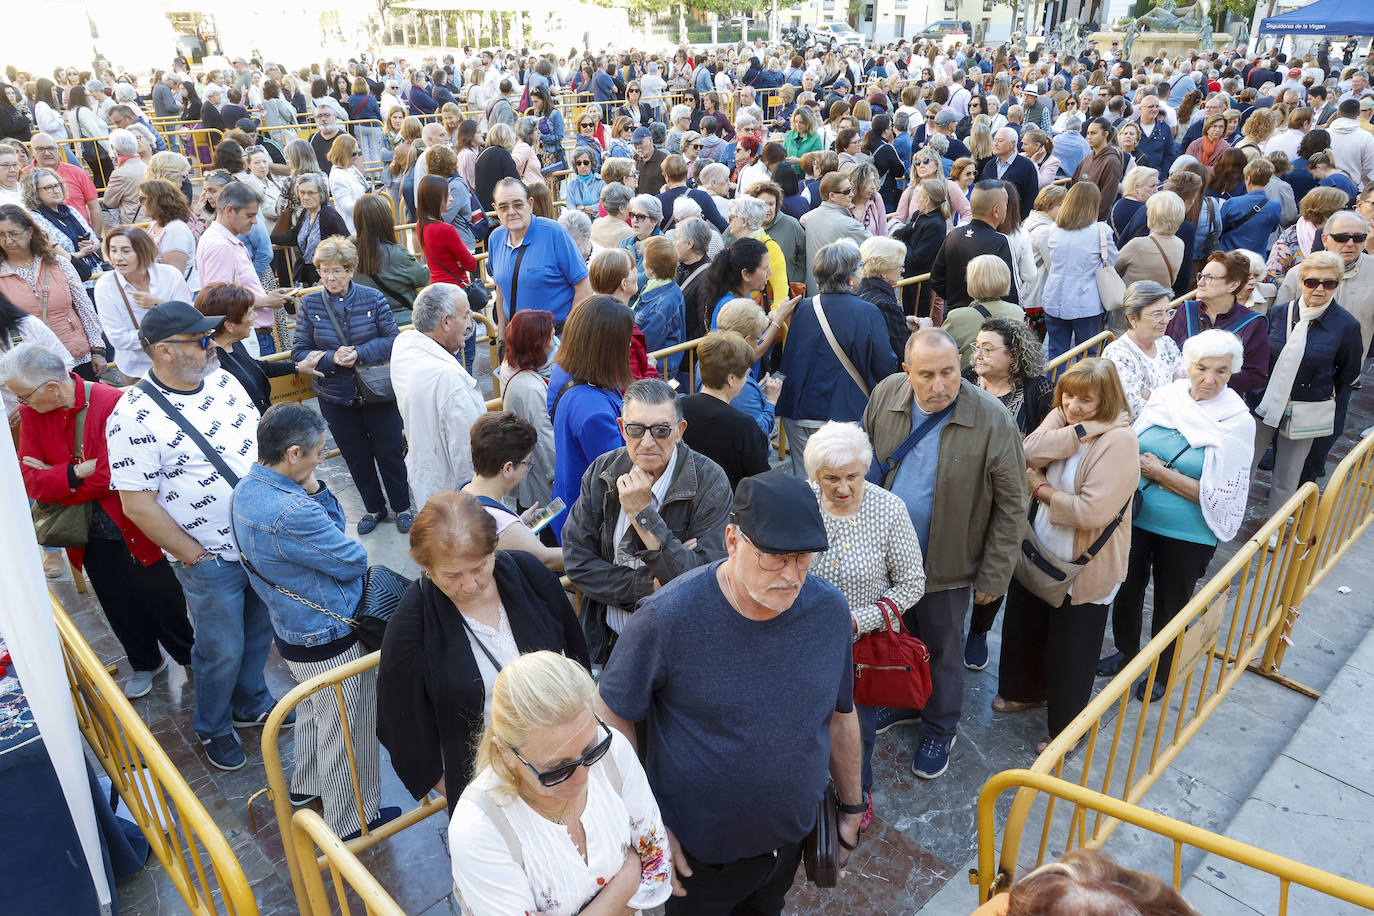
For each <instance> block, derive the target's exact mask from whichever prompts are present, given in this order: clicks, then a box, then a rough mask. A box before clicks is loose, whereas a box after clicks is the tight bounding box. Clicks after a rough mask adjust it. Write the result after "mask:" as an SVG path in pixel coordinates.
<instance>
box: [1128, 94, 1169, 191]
mask: <svg viewBox="0 0 1374 916" xmlns="http://www.w3.org/2000/svg"><path fill="white" fill-rule="evenodd" d="M1136 158H1137V159H1141V158H1143V159H1144V163H1145V164H1146V165H1148V166H1149V167H1150V168H1153V169H1159V174H1160V176H1161V177H1165V176H1167V175H1168V174H1169V167H1170V166H1171V165H1173V164H1174V160H1175V159H1177V158H1178V144H1176V143H1175V142H1174V132H1173V131H1172V130H1170V129H1169V124H1168V122H1167V121H1165V120H1164V119H1163V118H1161V117H1160V116H1159V98H1158V97H1157V96H1154V95H1147V96H1145V97H1144V98H1142V99H1141V100H1140V145H1139V146H1138V147H1137V148H1136Z"/></svg>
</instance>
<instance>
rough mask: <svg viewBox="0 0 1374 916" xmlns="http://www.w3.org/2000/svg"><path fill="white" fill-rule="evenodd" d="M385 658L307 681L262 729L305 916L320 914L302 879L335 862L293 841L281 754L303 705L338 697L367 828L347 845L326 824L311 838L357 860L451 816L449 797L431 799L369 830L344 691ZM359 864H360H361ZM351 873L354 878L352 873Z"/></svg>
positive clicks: (276, 808)
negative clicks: (434, 818)
mask: <svg viewBox="0 0 1374 916" xmlns="http://www.w3.org/2000/svg"><path fill="white" fill-rule="evenodd" d="M381 657H382V655H381V653H380V652H372V653H370V654H368V655H364V656H363V657H362V658H359V659H355V660H354V661H351V662H345V663H344V664H342V665H339V666H338V667H337V668H333V669H331V670H329V671H326V672H325V673H324V674H318V675H316V676H315V677H312V678H310V679H309V680H305V681H302V682H301V683H299V684H297V685H296V686H295V687H293V688H292V689H291V690H290V691H289V692H288V693H287V694H286V696H284V697H282V698H281V699H280V700H278V701H277V705H276V706H274V707H273V708H272V713H271V714H270V715H269V716H268V717H267V724H265V725H264V726H263V728H262V764H263V769H264V770H266V772H267V789H266V790H265V791H266V793H267V798H268V800H269V801H271V802H272V810H273V813H274V814H275V816H276V819H277V827H278V828H279V829H280V830H281V837H282V847H283V849H284V850H285V852H286V867H287V870H288V871H289V872H290V874H291V889H292V890H293V891H294V892H295V895H296V906H297V907H298V908H299V910H300V912H302V913H312V912H318V911H317V910H315V909H314V907H313V905H312V903H311V900H310V894H309V893H308V892H307V890H306V887H307V885H306V883H305V881H304V880H303V879H302V876H303V875H305V874H308V873H309V872H310V871H311V870H314V872H315V877H316V880H317V881H318V879H319V868H320V867H321V866H323V865H325V864H326V863H327V862H328V861H329V857H328V853H326V855H325V856H323V857H313V856H311V855H310V854H311V853H313V847H312V848H309V849H305V850H304V851H305V853H306V855H305V856H302V855H301V854H300V853H301V851H302V850H301V844H299V843H295V842H292V841H291V840H290V837H291V836H292V821H291V816H292V810H293V809H292V807H291V798H290V789H288V788H287V782H286V771H285V769H284V768H283V767H282V762H281V748H280V747H279V746H278V741H279V739H280V737H281V731H282V722H283V721H284V720H285V718H286V716H287V713H289V712H290V711H292V710H294V709H295V708H296V707H297V706H298V705H300V703H301V701H303V700H304V699H305V698H306V697H308V696H310V695H311V694H312V693H315V692H317V691H321V690H329V691H332V692H333V694H334V699H335V701H336V702H337V703H338V707H339V718H340V721H341V722H342V736H343V743H344V751H345V753H346V754H347V755H348V771H349V775H350V776H351V777H352V785H353V801H354V804H355V805H356V806H357V809H358V823H360V824H362V835H361V836H359V837H357V838H356V839H353V840H349V841H348V842H347V843H344V842H343V841H341V840H339V839H337V837H334V835H333V831H332V830H330V829H329V827H328V826H327V825H326V824H325V823H324V822H323V821H321V822H320V823H319V824H318V825H311V826H313V827H314V829H313V830H311V831H310V832H312V833H314V834H316V835H320V834H323V835H325V836H326V837H327V838H332V839H331V840H329V842H332V843H335V844H338V846H339V847H340V848H343V849H346V850H347V851H348V852H349V853H350V854H356V853H358V852H361V851H362V850H364V849H371V848H372V847H373V846H376V845H377V844H378V843H380V842H381V841H382V840H385V839H386V838H388V837H391V836H395V835H396V834H398V833H400V832H401V831H402V830H405V829H406V828H407V827H410V826H411V825H413V824H418V823H419V822H420V821H423V820H424V819H425V818H427V817H429V816H430V815H432V814H437V813H439V812H441V811H447V809H448V802H447V801H446V800H445V799H444V797H443V796H438V797H437V798H429V797H426V798H425V799H424V801H422V802H420V803H419V804H418V805H417V806H416V807H414V808H411V809H410V810H409V811H406V812H404V813H402V814H401V816H400V817H398V818H396V819H395V820H393V821H391V822H389V823H386V824H383V825H382V826H381V827H378V828H377V829H376V830H370V829H368V826H367V814H366V812H364V811H363V808H362V802H361V800H360V798H359V796H360V794H361V789H360V787H359V779H358V766H357V757H356V752H355V749H354V746H353V734H352V730H351V729H350V727H349V721H348V710H347V708H346V707H345V705H344V695H343V686H342V685H343V682H344V681H346V680H348V679H349V678H351V677H355V676H357V675H360V674H364V673H366V672H368V671H372V670H373V669H375V668H376V667H377V666H378V665H379V664H380V663H381ZM256 797H257V793H255V795H254V796H253V798H256ZM252 801H253V799H252V798H250V799H249V803H250V804H251V803H252ZM307 829H309V828H307ZM302 859H304V860H305V863H306V867H304V868H303V867H302ZM312 859H313V863H314V864H313V869H312V866H311V864H310V863H311V861H312ZM354 861H355V862H356V860H354ZM361 867H362V866H361V865H359V868H361ZM350 873H352V872H351V870H350ZM374 883H375V881H374ZM321 890H322V889H321ZM327 909H328V906H327V904H326V910H325V911H327ZM382 912H399V909H397V910H396V911H391V910H383V911H382Z"/></svg>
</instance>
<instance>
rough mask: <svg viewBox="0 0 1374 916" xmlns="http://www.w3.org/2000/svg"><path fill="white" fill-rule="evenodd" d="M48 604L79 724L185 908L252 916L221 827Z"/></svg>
mask: <svg viewBox="0 0 1374 916" xmlns="http://www.w3.org/2000/svg"><path fill="white" fill-rule="evenodd" d="M51 601H52V612H53V617H54V618H55V619H56V621H57V632H58V636H59V637H60V638H61V640H62V657H63V662H64V663H65V665H66V668H67V680H68V681H69V683H70V684H71V692H72V705H73V707H74V708H75V710H76V724H77V727H78V728H80V729H81V733H82V735H84V736H85V738H86V743H87V745H89V747H90V749H91V751H92V753H94V754H95V756H96V758H97V759H99V761H100V763H101V765H102V766H103V767H104V768H105V772H106V773H107V774H108V775H109V777H110V780H111V781H112V782H113V784H114V787H115V789H116V790H117V791H118V792H119V795H120V798H122V799H123V800H124V804H125V805H126V806H128V809H129V813H130V815H131V816H132V817H133V819H134V821H135V822H136V823H137V824H138V826H139V827H140V828H141V829H142V831H143V835H144V836H145V837H147V839H148V843H149V845H150V846H151V847H152V851H153V854H154V855H156V856H157V858H158V861H159V862H161V863H162V867H163V870H164V871H165V872H166V874H167V878H168V880H170V881H171V882H172V884H173V886H175V887H176V889H177V892H178V893H179V894H180V895H181V899H182V901H183V902H184V903H185V905H186V908H187V910H189V911H190V912H192V913H195V914H196V916H211V914H219V913H224V914H226V916H255V914H256V913H257V912H258V906H257V903H256V902H255V901H254V899H253V892H252V890H251V888H250V887H249V886H248V879H247V877H246V876H245V875H244V873H243V867H242V866H241V865H240V864H239V860H238V858H237V857H236V856H235V855H234V852H233V850H232V849H231V848H230V847H229V842H228V840H227V839H225V836H224V833H223V832H222V830H221V829H220V827H219V825H218V824H216V823H215V821H214V818H212V817H211V816H210V814H209V812H207V811H206V810H205V807H204V806H203V805H202V804H201V803H200V800H199V799H197V798H196V794H195V792H193V791H192V790H191V787H190V786H189V785H187V784H186V780H185V778H183V777H182V775H181V772H180V771H179V770H178V769H177V766H176V764H174V763H173V762H172V761H171V759H170V758H169V757H168V756H167V752H166V751H165V750H164V749H163V748H162V746H161V745H160V744H158V742H157V739H156V738H154V737H153V733H152V732H151V731H149V730H148V726H147V725H146V724H144V722H143V720H142V719H141V718H139V715H138V713H137V712H136V711H135V710H134V708H133V706H132V705H131V704H130V703H129V701H128V700H127V699H126V698H125V697H124V691H123V690H121V689H120V687H119V685H118V684H116V683H115V682H114V679H113V678H111V677H110V674H109V672H108V671H107V670H106V668H105V666H104V665H103V664H102V663H101V661H100V659H99V658H97V657H96V654H95V652H94V651H92V649H91V647H90V645H89V644H88V643H87V642H86V640H85V639H84V638H83V637H82V635H81V632H80V631H79V630H78V629H77V628H76V625H75V624H73V623H72V621H71V618H70V617H68V616H67V614H66V612H65V611H64V610H63V609H62V605H60V604H59V603H58V602H57V599H56V598H51Z"/></svg>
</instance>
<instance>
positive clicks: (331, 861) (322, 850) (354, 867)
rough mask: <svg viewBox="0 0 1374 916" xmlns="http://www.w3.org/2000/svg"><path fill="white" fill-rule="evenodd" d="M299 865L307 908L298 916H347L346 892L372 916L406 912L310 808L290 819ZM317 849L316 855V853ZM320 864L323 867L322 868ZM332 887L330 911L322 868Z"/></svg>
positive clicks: (293, 843) (303, 908)
mask: <svg viewBox="0 0 1374 916" xmlns="http://www.w3.org/2000/svg"><path fill="white" fill-rule="evenodd" d="M284 845H289V846H292V847H293V848H294V850H295V853H296V861H297V862H298V863H300V868H301V883H302V884H304V885H305V896H306V900H307V902H308V904H309V907H308V908H306V907H305V906H302V907H301V910H300V912H301V916H331V914H332V913H333V912H338V913H339V914H340V916H349V914H350V913H351V912H352V911H351V910H350V909H349V906H348V891H352V892H353V894H354V895H355V896H356V897H357V898H358V899H359V900H361V901H362V904H363V910H364V912H366V913H368V914H375V916H405V910H403V909H401V907H400V906H398V905H397V903H396V901H395V900H393V899H391V895H390V894H388V893H387V892H386V890H385V889H383V887H382V886H381V885H380V884H378V883H377V879H376V878H374V877H372V872H370V871H368V870H367V867H366V866H364V865H363V863H361V862H359V861H358V857H357V856H355V855H353V853H352V852H350V851H349V849H348V847H347V846H345V845H344V844H343V842H342V841H340V840H339V838H338V836H336V835H335V833H334V831H332V830H330V829H329V825H328V824H326V823H325V822H324V818H322V817H320V816H319V815H318V814H316V813H315V812H314V811H312V810H310V809H309V808H303V809H301V810H300V811H297V812H296V813H295V815H294V816H293V817H292V818H291V842H290V843H289V844H284ZM316 849H319V853H316V851H315V850H316ZM321 861H323V864H321ZM326 866H327V867H328V868H329V877H330V880H331V881H332V882H333V884H334V896H335V899H336V900H337V901H338V907H337V909H334V908H332V907H331V905H330V902H329V895H328V893H327V892H326V891H325V887H324V868H325V867H326Z"/></svg>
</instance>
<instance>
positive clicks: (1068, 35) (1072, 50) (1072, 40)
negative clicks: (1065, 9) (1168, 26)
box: [1059, 0, 1172, 57]
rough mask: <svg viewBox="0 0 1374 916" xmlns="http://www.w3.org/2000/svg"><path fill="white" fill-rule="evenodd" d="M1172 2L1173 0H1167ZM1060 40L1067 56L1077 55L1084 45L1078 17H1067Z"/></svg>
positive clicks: (1061, 28) (1061, 26)
mask: <svg viewBox="0 0 1374 916" xmlns="http://www.w3.org/2000/svg"><path fill="white" fill-rule="evenodd" d="M1166 2H1172V0H1166ZM1059 28H1060V41H1061V44H1062V47H1063V53H1064V56H1065V57H1077V56H1078V52H1079V50H1080V47H1081V45H1082V28H1081V27H1080V26H1079V24H1078V20H1077V19H1067V20H1065V21H1064V23H1063V24H1062V25H1060V27H1059Z"/></svg>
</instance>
